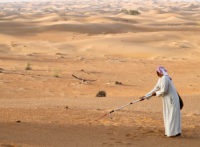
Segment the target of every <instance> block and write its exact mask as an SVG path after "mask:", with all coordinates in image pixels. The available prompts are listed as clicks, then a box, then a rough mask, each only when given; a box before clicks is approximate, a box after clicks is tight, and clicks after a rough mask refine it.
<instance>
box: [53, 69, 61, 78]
mask: <svg viewBox="0 0 200 147" xmlns="http://www.w3.org/2000/svg"><path fill="white" fill-rule="evenodd" d="M53 77H55V78H60V76H59V71H58V70H54V73H53Z"/></svg>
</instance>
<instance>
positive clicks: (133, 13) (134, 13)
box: [129, 10, 140, 15]
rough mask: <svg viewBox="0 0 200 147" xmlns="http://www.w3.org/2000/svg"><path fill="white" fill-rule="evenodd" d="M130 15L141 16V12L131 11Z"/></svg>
mask: <svg viewBox="0 0 200 147" xmlns="http://www.w3.org/2000/svg"><path fill="white" fill-rule="evenodd" d="M129 14H130V15H139V14H140V12H139V11H137V10H129Z"/></svg>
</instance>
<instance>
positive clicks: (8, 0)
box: [0, 0, 200, 2]
mask: <svg viewBox="0 0 200 147" xmlns="http://www.w3.org/2000/svg"><path fill="white" fill-rule="evenodd" d="M13 1H14V2H17V1H19V2H20V1H42V0H0V2H13ZM43 1H45V0H43ZM50 1H52V0H50ZM161 1H162V0H161ZM172 1H173V0H172ZM174 1H200V0H174Z"/></svg>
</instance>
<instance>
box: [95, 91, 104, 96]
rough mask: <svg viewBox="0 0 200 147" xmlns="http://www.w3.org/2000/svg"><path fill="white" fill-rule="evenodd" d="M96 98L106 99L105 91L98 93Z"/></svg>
mask: <svg viewBox="0 0 200 147" xmlns="http://www.w3.org/2000/svg"><path fill="white" fill-rule="evenodd" d="M96 97H106V92H105V91H99V92H98V93H97V95H96Z"/></svg>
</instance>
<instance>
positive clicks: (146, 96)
mask: <svg viewBox="0 0 200 147" xmlns="http://www.w3.org/2000/svg"><path fill="white" fill-rule="evenodd" d="M159 83H160V79H159V80H158V82H157V84H156V86H155V87H154V88H153V90H151V91H150V92H148V93H147V94H146V95H145V96H144V97H145V98H146V99H150V98H151V97H152V94H153V92H156V91H158V90H159V89H160V88H159Z"/></svg>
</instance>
